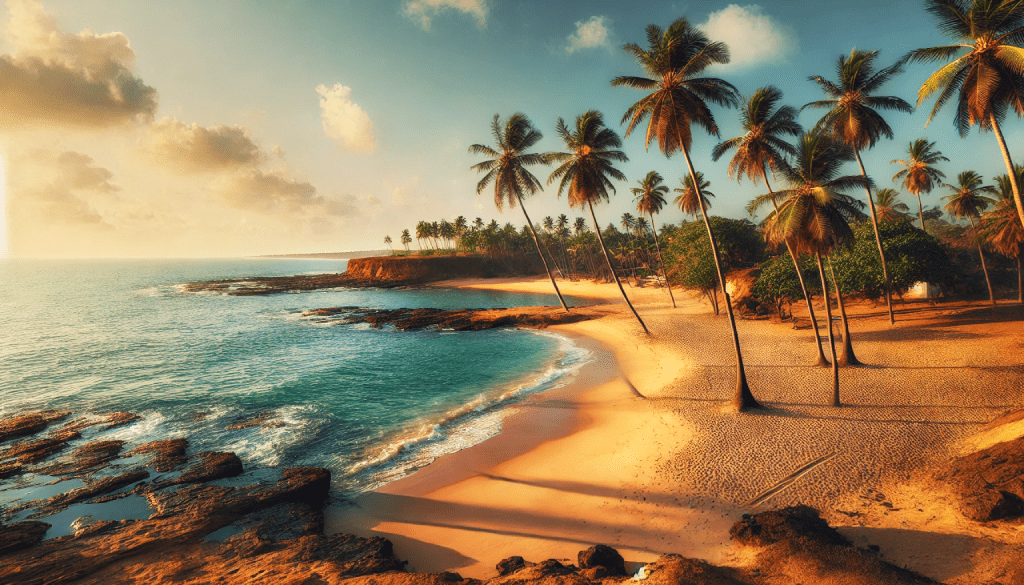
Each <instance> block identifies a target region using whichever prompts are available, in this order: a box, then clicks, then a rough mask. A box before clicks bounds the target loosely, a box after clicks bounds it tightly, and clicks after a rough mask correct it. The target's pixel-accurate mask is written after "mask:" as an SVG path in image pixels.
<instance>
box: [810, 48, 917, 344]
mask: <svg viewBox="0 0 1024 585" xmlns="http://www.w3.org/2000/svg"><path fill="white" fill-rule="evenodd" d="M877 58H878V51H870V52H867V51H858V50H857V49H854V50H852V51H850V56H849V57H847V56H845V55H843V56H840V57H839V63H838V66H837V72H838V74H839V83H838V84H836V83H833V82H831V81H829V80H827V79H825V78H824V77H822V76H820V75H812V76H810V77H809V78H808V79H810V80H811V81H813V82H815V83H817V84H818V85H819V86H821V88H822V90H824V92H825V95H826V96H828V97H829V98H830V99H825V100H820V101H816V102H811V103H809V104H806V105H804V108H808V107H810V108H827V109H828V110H829V111H828V112H827V113H826V114H825V115H824V116H822V118H821V120H819V121H818V124H817V127H818V128H821V129H826V130H828V131H829V132H831V133H832V134H833V135H834V136H835V137H836V138H837V139H839V140H841V141H843V142H845V143H846V144H848V145H850V146H851V147H852V148H853V154H854V156H855V157H856V158H857V164H858V165H859V166H860V174H861V175H864V177H865V178H867V176H868V175H867V172H865V171H864V162H863V161H861V160H860V151H861V150H863V149H865V148H871V147H873V146H874V145H875V143H876V142H878V139H879V138H882V137H883V136H884V137H886V138H890V139H891V138H892V128H890V127H889V124H888V123H887V122H886V121H885V119H884V118H882V116H881V115H880V114H879V113H878V112H877V111H876V110H877V109H881V110H896V111H898V112H906V113H908V114H909V113H912V112H913V111H914V108H913V107H912V106H911V105H910V104H908V103H907V102H906V101H905V100H903V99H902V98H899V97H896V96H873V95H871V94H872V93H873V92H874V91H876V90H877V89H879V88H880V87H882V86H883V85H885V83H886V82H887V81H889V80H890V79H892V78H893V77H894V76H895V75H896V74H898V73H900V72H902V71H903V69H902V66H903V62H902V61H899V62H897V63H896V64H895V65H892V66H890V67H886V68H885V69H882V70H880V71H878V72H877V73H876V72H875V66H874V65H875V59H877ZM864 191H865V193H867V196H868V209H869V210H870V211H871V223H872V225H873V226H874V228H875V243H877V244H878V256H879V258H880V259H881V261H882V278H883V280H885V304H886V306H887V307H888V309H889V323H890V324H893V323H895V322H896V317H895V316H894V315H893V312H892V282H891V281H890V280H889V266H888V264H887V263H886V261H885V249H884V247H883V246H882V235H881V234H880V233H879V231H878V217H877V215H876V213H875V204H874V202H873V201H872V200H871V189H869V188H868V187H865V188H864Z"/></svg>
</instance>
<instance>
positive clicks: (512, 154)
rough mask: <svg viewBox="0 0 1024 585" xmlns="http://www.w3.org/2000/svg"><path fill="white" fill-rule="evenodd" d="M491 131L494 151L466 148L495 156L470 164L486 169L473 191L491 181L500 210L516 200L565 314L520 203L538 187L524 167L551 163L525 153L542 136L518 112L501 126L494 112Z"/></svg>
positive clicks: (479, 147)
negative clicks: (494, 144) (494, 143)
mask: <svg viewBox="0 0 1024 585" xmlns="http://www.w3.org/2000/svg"><path fill="white" fill-rule="evenodd" d="M491 133H492V134H493V135H494V140H495V142H496V144H497V147H498V149H497V150H495V149H493V148H491V147H489V146H484V145H482V144H474V145H473V146H470V147H469V152H470V153H472V154H483V155H486V156H491V157H494V158H493V159H491V160H485V161H483V162H481V163H477V164H475V165H473V166H472V167H470V168H471V169H474V170H477V171H480V172H483V171H487V174H486V175H484V178H482V179H480V182H479V183H477V185H476V192H477V194H480V193H482V192H483V190H484V189H485V188H486V187H487V185H488V184H489V183H490V182H491V181H492V180H493V181H494V205H495V206H497V208H498V210H499V211H500V210H501V209H502V208H503V207H504V206H505V204H506V203H507V204H508V206H509V207H515V206H516V203H517V202H518V203H519V207H520V209H522V210H523V216H524V217H526V225H528V226H530V233H531V234H533V243H534V245H535V246H536V247H537V254H538V255H540V261H541V262H542V263H543V264H544V271H545V272H547V274H548V279H550V280H551V286H553V287H554V288H555V294H556V295H558V302H560V303H562V308H563V309H565V312H567V313H568V312H569V306H568V305H566V304H565V299H563V298H562V292H561V291H559V290H558V285H557V284H556V283H555V277H554V276H553V275H552V274H551V269H550V268H549V267H548V261H547V260H546V259H545V258H544V253H543V252H541V249H540V239H539V238H537V230H535V229H533V222H531V221H530V216H529V214H527V213H526V207H525V206H524V205H523V195H533V194H534V193H536V192H537V191H538V190H540V189H541V185H540V181H538V180H537V177H534V176H533V174H532V173H530V171H528V170H526V167H527V166H528V165H535V164H550V161H549V160H548V157H547V155H545V154H541V153H535V152H527V150H529V149H530V148H532V147H533V146H534V145H536V144H537V143H538V142H540V140H541V138H543V135H542V134H541V133H540V132H538V131H537V130H536V129H535V128H534V127H533V124H531V123H530V120H529V119H528V118H527V117H526V116H525V115H523V114H520V113H518V112H517V113H515V114H512V115H511V116H509V118H508V120H506V121H505V124H504V125H502V123H501V118H500V117H499V116H498V114H495V115H494V120H493V121H492V122H491Z"/></svg>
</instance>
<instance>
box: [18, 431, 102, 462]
mask: <svg viewBox="0 0 1024 585" xmlns="http://www.w3.org/2000/svg"><path fill="white" fill-rule="evenodd" d="M81 437H82V434H81V433H79V432H78V431H63V430H62V431H57V432H56V433H54V434H53V435H51V436H50V437H47V438H45V439H40V440H38V441H27V442H22V443H17V444H15V445H13V446H12V447H11V448H9V449H8V450H7V451H5V452H4V453H3V455H0V458H3V459H8V458H11V457H15V458H17V459H18V462H19V463H38V462H40V461H42V460H44V459H46V458H48V457H50V456H51V455H55V454H57V453H59V452H61V451H63V450H64V448H65V447H67V444H68V441H72V440H74V439H79V438H81Z"/></svg>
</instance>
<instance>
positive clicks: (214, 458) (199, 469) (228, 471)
mask: <svg viewBox="0 0 1024 585" xmlns="http://www.w3.org/2000/svg"><path fill="white" fill-rule="evenodd" d="M196 457H198V458H199V459H200V461H199V462H198V463H194V464H192V466H191V467H189V468H188V469H186V470H185V471H184V473H182V474H181V475H180V476H179V477H178V479H176V480H175V481H174V483H203V482H207V481H213V480H215V479H224V478H226V477H235V476H236V475H241V473H242V460H241V459H239V458H238V455H235V454H234V453H219V452H214V451H205V452H203V453H200V454H199V455H197V456H196Z"/></svg>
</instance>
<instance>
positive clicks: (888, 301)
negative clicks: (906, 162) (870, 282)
mask: <svg viewBox="0 0 1024 585" xmlns="http://www.w3.org/2000/svg"><path fill="white" fill-rule="evenodd" d="M853 153H854V154H855V155H856V156H857V164H858V165H859V166H860V174H861V176H863V177H864V178H865V179H866V178H868V174H867V172H865V171H864V162H863V161H861V160H860V151H859V150H857V149H856V148H855V149H853ZM864 191H866V192H867V194H868V209H869V210H870V211H871V225H872V227H874V228H875V242H876V243H878V257H879V258H880V259H881V260H882V278H883V280H885V305H886V307H888V308H889V324H890V325H892V324H894V323H896V317H895V316H894V315H893V313H892V285H891V284H890V282H889V266H888V265H887V264H886V262H885V249H884V248H883V247H882V236H881V234H880V233H879V232H878V217H877V216H876V214H875V202H874V200H873V199H872V198H871V189H869V188H868V187H864Z"/></svg>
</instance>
